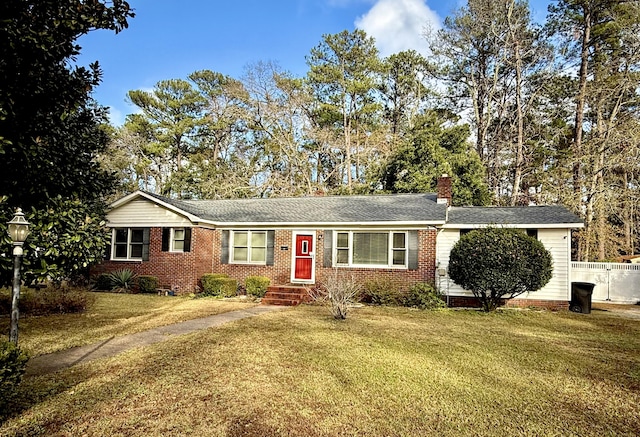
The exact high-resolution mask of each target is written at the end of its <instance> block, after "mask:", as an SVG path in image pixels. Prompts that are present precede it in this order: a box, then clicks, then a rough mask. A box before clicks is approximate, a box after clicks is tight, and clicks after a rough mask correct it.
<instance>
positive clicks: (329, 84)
mask: <svg viewBox="0 0 640 437" xmlns="http://www.w3.org/2000/svg"><path fill="white" fill-rule="evenodd" d="M307 64H308V65H309V72H308V74H307V81H308V83H309V85H310V86H311V88H312V90H313V93H314V96H315V98H316V99H317V102H318V108H317V110H316V111H315V114H314V115H315V118H316V122H317V123H318V125H319V126H322V127H324V128H328V129H330V130H334V131H335V133H336V134H337V138H338V139H339V141H340V143H338V144H335V147H336V149H338V150H339V153H340V154H341V155H342V156H341V160H342V162H341V163H339V164H340V165H338V168H339V169H338V178H337V179H336V181H337V182H338V183H342V182H343V181H344V182H346V185H347V189H351V188H352V184H353V182H354V179H355V178H358V177H359V176H360V174H359V173H360V172H359V171H358V170H359V169H358V168H357V166H356V164H357V161H356V160H355V159H354V157H357V156H358V154H359V153H360V151H361V150H360V149H361V147H363V144H364V141H363V139H364V138H365V137H366V134H367V133H368V130H370V128H371V126H372V125H373V124H375V123H373V120H372V117H373V115H374V114H375V113H376V112H377V111H378V110H379V109H380V103H379V101H378V99H377V89H378V88H379V85H378V84H379V81H380V73H381V71H382V65H381V62H380V59H379V57H378V50H377V49H376V46H375V41H374V40H373V38H371V37H369V36H367V34H366V33H365V32H364V31H362V30H355V31H353V32H348V31H346V30H345V31H342V32H340V33H337V34H333V35H324V36H323V40H322V42H320V44H319V45H318V46H316V47H314V48H313V49H311V53H310V55H309V56H308V57H307Z"/></svg>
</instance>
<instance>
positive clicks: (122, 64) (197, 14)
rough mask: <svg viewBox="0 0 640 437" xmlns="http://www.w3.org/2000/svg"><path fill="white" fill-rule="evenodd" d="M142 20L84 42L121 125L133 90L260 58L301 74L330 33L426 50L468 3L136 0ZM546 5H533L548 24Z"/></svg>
mask: <svg viewBox="0 0 640 437" xmlns="http://www.w3.org/2000/svg"><path fill="white" fill-rule="evenodd" d="M129 3H130V5H131V6H132V7H133V8H134V9H135V13H136V17H135V18H133V19H131V20H130V21H129V28H128V29H125V30H124V31H122V32H121V33H119V34H118V35H115V34H114V33H112V32H108V31H95V32H92V33H90V34H89V35H86V36H83V37H82V38H80V40H79V44H80V45H81V46H82V51H81V56H80V57H79V58H78V63H79V64H81V65H88V64H89V63H90V62H93V61H96V60H97V61H98V62H99V63H100V66H101V67H102V70H103V80H102V84H101V85H100V86H99V87H98V89H97V90H96V91H95V93H94V98H95V99H96V100H97V101H98V102H99V103H100V104H102V105H105V106H109V107H110V108H111V120H112V122H113V123H114V124H121V123H122V122H123V121H124V117H125V115H127V114H130V113H132V112H135V107H133V106H131V105H130V104H128V103H127V102H126V96H127V92H128V91H129V90H133V89H145V90H150V89H152V88H153V86H154V85H155V84H156V83H157V82H158V81H160V80H164V79H176V78H186V76H187V75H188V74H189V73H192V72H194V71H196V70H202V69H209V70H213V71H217V72H220V73H222V74H225V75H229V76H232V77H235V78H240V77H241V76H242V75H243V72H244V68H245V67H246V66H247V65H249V64H251V63H254V62H257V61H276V62H278V63H279V64H280V66H281V67H282V68H284V69H285V70H288V71H290V72H291V73H293V74H295V75H297V76H303V75H304V74H305V73H306V71H307V65H306V63H305V56H306V55H308V54H309V51H310V50H311V48H313V47H315V46H316V45H318V43H320V41H321V40H322V35H323V34H332V33H337V32H341V31H342V30H345V29H346V30H349V31H351V30H354V29H355V28H360V29H363V30H365V31H366V32H367V33H368V34H369V35H371V36H373V37H374V38H375V39H376V42H377V45H378V49H379V50H380V51H381V54H382V55H383V56H388V55H389V54H391V53H393V52H397V51H400V50H405V49H410V48H412V49H416V50H418V51H422V50H424V49H425V48H426V46H425V43H424V39H423V37H422V33H423V29H424V27H425V26H429V27H431V28H433V29H437V28H438V27H439V26H440V24H441V22H442V20H443V19H444V17H446V16H447V15H449V14H450V13H451V11H452V10H454V9H455V8H457V7H458V6H459V5H460V4H463V3H461V2H459V1H456V0H440V1H437V0H272V1H265V0H182V1H178V0H129ZM546 4H547V1H546V0H533V1H532V2H531V8H532V11H533V15H534V17H536V18H537V19H539V20H543V19H544V16H545V14H546Z"/></svg>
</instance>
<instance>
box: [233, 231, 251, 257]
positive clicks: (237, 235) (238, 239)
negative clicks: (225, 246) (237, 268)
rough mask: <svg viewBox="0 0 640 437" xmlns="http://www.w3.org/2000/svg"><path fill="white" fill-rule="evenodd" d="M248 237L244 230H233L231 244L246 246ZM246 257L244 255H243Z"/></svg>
mask: <svg viewBox="0 0 640 437" xmlns="http://www.w3.org/2000/svg"><path fill="white" fill-rule="evenodd" d="M248 242H249V240H248V238H247V233H246V232H234V233H233V245H234V246H244V247H247V246H248ZM245 259H246V256H245Z"/></svg>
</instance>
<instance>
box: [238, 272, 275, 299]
mask: <svg viewBox="0 0 640 437" xmlns="http://www.w3.org/2000/svg"><path fill="white" fill-rule="evenodd" d="M270 283H271V280H270V279H269V278H267V277H266V276H247V279H245V281H244V286H245V288H246V289H247V294H250V295H252V296H256V297H264V295H265V294H266V293H267V287H269V284H270Z"/></svg>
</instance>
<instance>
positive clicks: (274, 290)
mask: <svg viewBox="0 0 640 437" xmlns="http://www.w3.org/2000/svg"><path fill="white" fill-rule="evenodd" d="M308 298H309V292H308V289H307V288H306V287H301V286H295V285H273V286H270V287H268V288H267V293H266V294H265V295H264V297H263V298H262V303H263V304H265V305H283V306H295V305H299V304H301V303H302V302H305V301H307V300H308Z"/></svg>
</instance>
